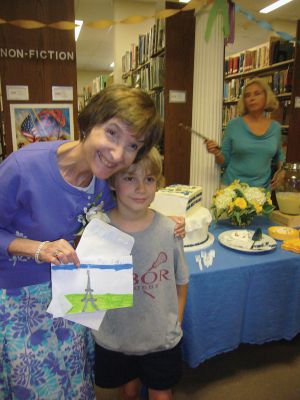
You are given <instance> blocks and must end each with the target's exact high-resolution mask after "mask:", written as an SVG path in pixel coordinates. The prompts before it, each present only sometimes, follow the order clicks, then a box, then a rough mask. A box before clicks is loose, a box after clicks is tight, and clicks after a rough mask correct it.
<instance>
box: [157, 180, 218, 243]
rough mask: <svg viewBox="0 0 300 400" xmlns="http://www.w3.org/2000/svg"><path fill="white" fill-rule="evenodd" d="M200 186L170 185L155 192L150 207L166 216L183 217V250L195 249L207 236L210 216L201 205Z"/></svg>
mask: <svg viewBox="0 0 300 400" xmlns="http://www.w3.org/2000/svg"><path fill="white" fill-rule="evenodd" d="M201 200H202V188H201V187H200V186H188V185H171V186H167V187H165V188H163V189H160V190H158V191H157V192H156V194H155V198H154V200H153V202H152V204H151V208H153V209H154V210H156V211H158V212H160V213H162V214H164V215H167V216H183V217H184V218H185V231H186V236H185V238H184V240H183V244H184V248H185V250H195V249H196V247H198V246H200V245H203V244H204V243H205V242H206V241H207V240H208V238H209V234H208V227H209V224H210V223H211V220H212V217H211V214H210V212H209V210H208V209H207V208H205V207H202V206H201Z"/></svg>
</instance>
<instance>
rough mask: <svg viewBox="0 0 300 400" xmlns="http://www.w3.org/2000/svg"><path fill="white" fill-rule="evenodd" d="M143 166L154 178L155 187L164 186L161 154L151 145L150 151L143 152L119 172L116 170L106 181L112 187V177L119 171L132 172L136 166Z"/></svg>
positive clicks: (122, 172)
mask: <svg viewBox="0 0 300 400" xmlns="http://www.w3.org/2000/svg"><path fill="white" fill-rule="evenodd" d="M140 167H141V168H143V170H144V171H145V172H146V173H147V174H150V175H153V176H154V177H155V179H156V187H157V189H160V188H162V187H163V186H164V177H163V174H162V156H161V155H160V154H159V151H158V150H157V149H156V148H155V147H152V149H150V151H149V152H148V153H147V154H145V155H144V156H143V157H142V158H141V159H140V160H138V161H136V162H134V163H133V164H131V165H130V166H129V167H128V168H126V169H123V170H122V171H120V172H117V173H116V174H115V175H113V176H112V177H110V178H108V183H109V184H110V185H111V187H112V188H113V187H114V177H115V176H116V175H117V174H119V173H121V174H124V173H129V174H130V173H134V172H135V171H136V169H137V168H140Z"/></svg>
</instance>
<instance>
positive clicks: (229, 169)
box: [206, 78, 284, 189]
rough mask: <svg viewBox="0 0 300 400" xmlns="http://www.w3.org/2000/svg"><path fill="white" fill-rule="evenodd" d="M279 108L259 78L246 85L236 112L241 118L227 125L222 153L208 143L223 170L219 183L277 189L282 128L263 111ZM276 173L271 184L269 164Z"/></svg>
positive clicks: (210, 151)
mask: <svg viewBox="0 0 300 400" xmlns="http://www.w3.org/2000/svg"><path fill="white" fill-rule="evenodd" d="M277 108H278V101H277V99H276V97H275V95H274V94H273V92H272V91H271V89H270V87H269V85H268V84H267V83H265V82H264V81H263V80H262V79H261V78H254V79H251V80H250V81H248V82H247V83H246V85H245V87H244V90H243V93H242V96H241V99H240V100H239V103H238V110H239V112H240V114H241V117H238V118H235V119H233V120H232V121H230V122H229V123H228V125H227V127H226V130H225V133H224V138H223V142H222V147H221V149H220V148H219V147H218V145H217V144H216V143H215V142H214V141H212V140H208V141H207V142H206V146H207V150H208V152H209V153H212V154H214V155H215V158H216V162H217V163H218V164H220V165H221V166H222V167H224V169H225V172H224V174H223V177H222V182H223V184H225V185H229V184H230V183H231V182H232V181H234V180H235V179H239V180H240V181H241V182H245V183H248V184H249V185H250V186H260V187H265V188H271V189H274V188H276V187H277V186H278V185H279V184H280V182H281V180H282V178H283V171H281V167H282V164H283V159H284V156H283V153H282V148H281V127H280V124H279V123H278V122H276V121H273V120H271V119H270V118H268V117H266V115H265V112H266V111H274V110H276V109H277ZM272 160H274V162H275V163H276V167H277V170H276V172H275V174H274V175H273V178H272V180H271V163H272Z"/></svg>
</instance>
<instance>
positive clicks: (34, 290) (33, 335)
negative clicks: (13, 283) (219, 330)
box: [0, 283, 95, 400]
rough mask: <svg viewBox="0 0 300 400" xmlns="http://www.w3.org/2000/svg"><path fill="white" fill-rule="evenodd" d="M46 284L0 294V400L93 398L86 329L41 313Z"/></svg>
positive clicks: (91, 356) (91, 353) (47, 289)
mask: <svg viewBox="0 0 300 400" xmlns="http://www.w3.org/2000/svg"><path fill="white" fill-rule="evenodd" d="M50 299H51V288H50V286H49V283H43V284H39V285H33V286H27V287H24V288H18V289H6V290H5V289H1V290H0V399H1V400H10V399H14V400H15V399H20V400H25V399H26V400H36V399H39V400H71V399H72V400H94V399H95V394H94V385H93V383H94V382H93V381H94V379H93V378H94V377H93V367H94V341H93V338H92V335H91V332H90V330H89V329H87V328H85V327H83V326H82V325H79V324H75V323H73V322H70V321H67V320H65V319H63V318H56V319H53V318H52V316H51V315H50V314H48V313H47V312H46V309H47V307H48V304H49V303H50Z"/></svg>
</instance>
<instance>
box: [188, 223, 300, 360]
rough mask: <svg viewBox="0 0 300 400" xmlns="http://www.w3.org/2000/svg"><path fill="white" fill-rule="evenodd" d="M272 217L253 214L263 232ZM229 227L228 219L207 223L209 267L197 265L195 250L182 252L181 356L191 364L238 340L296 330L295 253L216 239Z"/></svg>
mask: <svg viewBox="0 0 300 400" xmlns="http://www.w3.org/2000/svg"><path fill="white" fill-rule="evenodd" d="M271 225H274V222H271V221H269V220H268V219H267V218H263V217H256V219H255V221H254V223H253V224H252V225H251V226H250V227H249V229H256V228H257V227H258V226H260V227H261V228H262V231H263V232H264V233H267V228H268V226H271ZM228 229H233V227H232V226H231V225H230V224H229V222H228V221H222V222H218V224H216V225H215V224H213V225H212V226H211V228H210V232H211V233H212V234H213V235H214V237H215V241H214V243H213V245H212V246H211V247H209V248H206V249H205V251H209V250H210V249H214V250H215V258H214V262H213V264H212V266H211V267H210V268H204V269H203V270H202V271H201V270H200V269H199V265H198V264H197V262H196V259H195V256H196V255H199V254H200V253H201V250H199V251H197V252H189V253H186V258H187V262H188V265H189V270H190V282H189V290H188V297H187V303H186V308H185V313H184V320H183V332H184V338H183V359H184V360H185V362H186V363H187V364H188V365H189V366H190V367H193V368H194V367H197V366H198V365H199V364H200V363H202V362H203V361H205V360H206V359H208V358H210V357H213V356H215V355H217V354H220V353H223V352H226V351H230V350H233V349H235V348H237V347H238V346H239V344H241V343H252V344H261V343H264V342H267V341H271V340H279V339H287V340H290V339H292V338H293V337H294V336H295V335H296V334H297V333H299V332H300V254H296V253H292V252H287V251H285V250H282V249H281V248H280V244H281V242H280V241H278V247H277V248H276V249H275V250H273V251H271V252H267V253H251V254H249V253H243V252H239V251H235V250H231V249H228V248H226V247H224V246H222V245H221V244H220V243H219V242H218V235H219V234H220V233H221V232H223V231H225V230H228Z"/></svg>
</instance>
